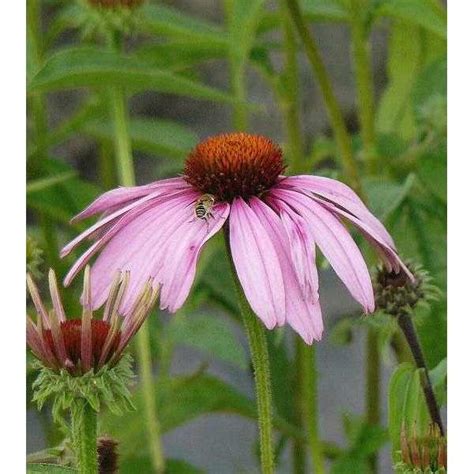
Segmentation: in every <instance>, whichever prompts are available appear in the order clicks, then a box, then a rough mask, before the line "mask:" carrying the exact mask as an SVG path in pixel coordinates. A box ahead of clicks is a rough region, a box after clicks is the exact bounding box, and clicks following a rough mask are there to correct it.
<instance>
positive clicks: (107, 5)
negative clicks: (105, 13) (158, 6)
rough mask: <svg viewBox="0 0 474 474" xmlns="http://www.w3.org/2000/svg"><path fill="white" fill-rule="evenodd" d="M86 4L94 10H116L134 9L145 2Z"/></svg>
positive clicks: (94, 0)
mask: <svg viewBox="0 0 474 474" xmlns="http://www.w3.org/2000/svg"><path fill="white" fill-rule="evenodd" d="M87 3H88V4H89V5H91V6H92V7H95V8H105V9H110V10H114V9H117V8H128V9H132V8H136V7H139V6H141V5H143V3H145V0H87Z"/></svg>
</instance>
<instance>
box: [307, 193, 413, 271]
mask: <svg viewBox="0 0 474 474" xmlns="http://www.w3.org/2000/svg"><path fill="white" fill-rule="evenodd" d="M313 199H314V200H315V201H317V202H319V203H320V204H321V205H322V206H324V207H326V208H327V209H329V210H330V211H333V212H334V213H337V214H338V215H340V216H342V217H345V218H346V219H347V220H349V221H350V222H352V223H353V224H354V225H355V226H356V227H358V228H359V229H360V230H361V232H362V235H364V237H365V238H366V239H367V240H368V241H369V242H370V243H371V244H372V246H374V247H375V248H376V250H377V251H378V252H379V254H381V257H382V259H383V260H384V262H385V263H386V265H387V266H388V268H389V270H390V271H392V270H393V271H395V273H398V272H399V271H400V270H402V271H403V272H405V273H406V274H407V275H408V277H409V278H410V279H412V280H413V279H414V277H413V275H412V273H411V272H410V270H409V269H408V268H407V266H406V265H405V264H404V263H403V261H402V259H401V258H400V257H399V256H398V254H397V252H396V250H395V248H394V247H392V246H390V245H388V244H387V242H386V239H385V238H384V237H383V236H381V235H380V234H379V233H378V232H377V230H375V229H374V228H373V227H371V226H370V225H369V224H367V223H366V222H364V221H362V220H360V219H358V218H357V217H356V216H354V215H353V214H351V213H349V212H345V211H343V210H342V209H338V208H337V207H336V206H335V205H334V204H332V203H330V202H327V201H323V200H320V199H319V198H317V197H315V196H314V197H313Z"/></svg>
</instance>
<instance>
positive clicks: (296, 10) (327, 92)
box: [286, 0, 361, 194]
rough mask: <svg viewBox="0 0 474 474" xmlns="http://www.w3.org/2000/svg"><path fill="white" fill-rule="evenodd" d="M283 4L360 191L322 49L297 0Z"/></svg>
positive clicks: (348, 172)
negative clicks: (300, 41) (293, 25)
mask: <svg viewBox="0 0 474 474" xmlns="http://www.w3.org/2000/svg"><path fill="white" fill-rule="evenodd" d="M286 4H287V6H288V10H289V12H290V15H291V18H292V19H293V22H294V24H295V26H296V29H297V31H298V34H299V36H300V38H301V40H302V42H303V46H304V48H305V51H306V55H307V56H308V60H309V62H310V64H311V67H312V69H313V72H314V75H315V76H316V78H317V80H318V83H319V87H320V89H321V93H322V96H323V99H324V104H325V107H326V111H327V113H328V116H329V120H330V122H331V126H332V129H333V132H334V138H335V140H336V143H337V146H338V149H339V153H340V156H341V164H342V168H343V171H344V174H345V176H346V179H347V180H348V182H349V184H350V185H351V186H352V187H353V188H354V189H355V190H356V191H357V192H358V193H359V194H360V192H361V184H360V178H359V173H358V170H357V164H356V162H355V159H354V156H353V153H352V144H351V137H350V135H349V133H348V131H347V128H346V125H345V123H344V117H343V115H342V110H341V107H340V106H339V103H338V101H337V98H336V95H335V93H334V89H333V87H332V84H331V80H330V79H329V75H328V72H327V70H326V67H325V65H324V62H323V59H322V56H321V52H320V50H319V48H318V46H317V44H316V43H315V42H314V41H313V38H312V37H311V32H310V30H309V28H308V26H307V24H306V22H305V20H304V18H303V15H302V13H301V10H300V7H299V4H298V0H286Z"/></svg>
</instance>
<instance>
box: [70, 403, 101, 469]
mask: <svg viewBox="0 0 474 474" xmlns="http://www.w3.org/2000/svg"><path fill="white" fill-rule="evenodd" d="M71 418H72V420H71V422H72V423H71V424H72V436H73V444H74V449H75V452H76V461H77V467H78V470H79V473H80V474H96V473H97V472H98V457H97V412H96V411H95V410H94V409H93V408H92V407H91V406H90V405H89V403H88V402H87V401H86V400H82V399H78V400H77V401H76V403H75V405H74V406H73V408H72V410H71Z"/></svg>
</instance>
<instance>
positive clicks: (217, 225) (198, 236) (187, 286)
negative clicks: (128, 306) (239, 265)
mask: <svg viewBox="0 0 474 474" xmlns="http://www.w3.org/2000/svg"><path fill="white" fill-rule="evenodd" d="M229 211H230V205H229V204H227V203H223V204H217V205H216V206H214V208H213V210H212V213H213V215H214V217H213V218H212V217H211V218H210V220H209V222H208V223H206V222H205V221H203V220H200V219H196V218H194V219H192V220H191V222H190V223H189V221H188V225H187V229H186V228H185V229H183V231H182V232H181V233H179V234H178V233H177V234H175V236H174V238H173V241H172V242H170V244H169V247H168V251H167V252H166V253H165V260H164V262H163V266H162V269H163V271H162V273H163V276H162V277H161V274H160V276H158V279H159V281H160V283H161V284H162V287H161V293H160V295H161V303H160V307H161V309H168V310H169V311H170V312H171V313H174V312H175V311H176V310H178V309H179V308H180V307H181V306H182V305H183V303H184V301H185V300H186V298H187V297H188V294H189V292H190V290H191V285H192V283H193V281H194V277H195V275H196V264H197V260H198V257H199V253H200V251H201V249H202V247H203V245H204V244H205V243H206V242H207V241H208V240H209V239H210V238H211V237H212V236H213V235H215V234H216V233H217V232H218V231H219V230H220V229H221V228H222V226H223V225H224V223H225V221H226V220H227V217H228V215H229ZM193 212H194V210H193ZM191 218H192V217H191Z"/></svg>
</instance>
